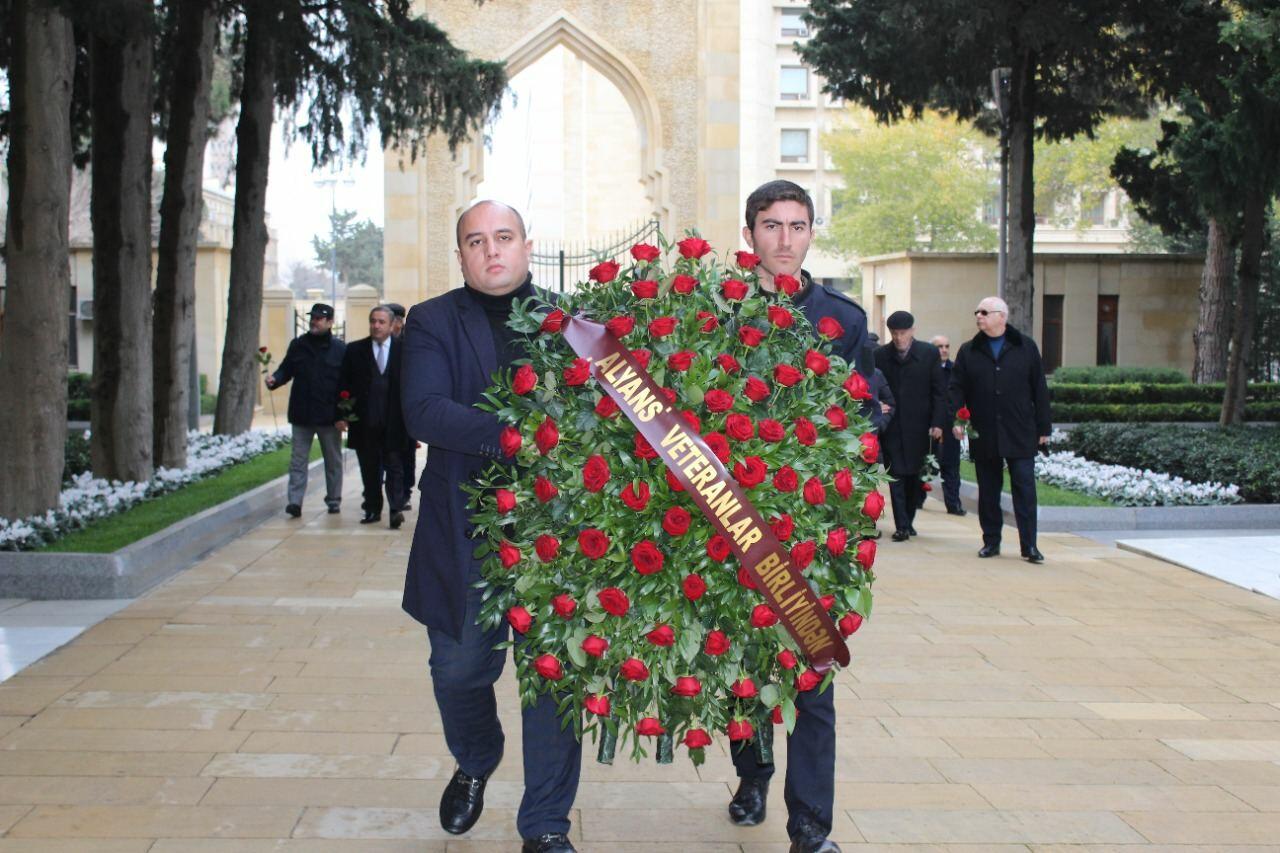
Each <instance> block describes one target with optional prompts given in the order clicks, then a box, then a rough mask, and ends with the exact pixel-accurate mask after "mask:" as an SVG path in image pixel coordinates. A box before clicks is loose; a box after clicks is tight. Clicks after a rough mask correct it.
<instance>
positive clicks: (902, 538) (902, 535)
mask: <svg viewBox="0 0 1280 853" xmlns="http://www.w3.org/2000/svg"><path fill="white" fill-rule="evenodd" d="M910 538H911V534H910V533H908V532H907V531H905V530H895V531H893V541H894V542H906V541H907V540H908V539H910Z"/></svg>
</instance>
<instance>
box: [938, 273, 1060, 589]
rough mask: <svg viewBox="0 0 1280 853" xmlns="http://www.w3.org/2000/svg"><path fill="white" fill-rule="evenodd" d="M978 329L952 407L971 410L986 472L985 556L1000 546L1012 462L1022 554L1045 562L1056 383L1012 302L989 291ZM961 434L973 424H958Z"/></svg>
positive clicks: (958, 370)
mask: <svg viewBox="0 0 1280 853" xmlns="http://www.w3.org/2000/svg"><path fill="white" fill-rule="evenodd" d="M973 316H974V319H975V320H976V322H977V326H978V334H976V335H974V336H973V338H972V339H971V340H969V341H967V342H966V343H965V344H963V345H962V346H961V347H960V352H959V353H957V354H956V363H955V367H954V368H952V372H951V389H950V406H951V408H952V410H953V411H959V410H960V409H961V408H967V409H968V410H969V425H970V429H971V430H972V431H971V432H970V435H969V456H970V458H971V459H972V460H973V467H974V469H975V470H976V472H977V479H978V521H979V523H980V524H981V525H982V549H981V550H980V551H978V556H979V557H994V556H996V555H998V554H999V553H1000V534H1001V530H1002V528H1003V526H1004V515H1003V513H1002V512H1001V511H1000V492H1001V490H1002V489H1003V486H1004V468H1005V466H1006V465H1007V466H1008V468H1009V486H1010V491H1011V492H1012V496H1013V515H1014V518H1015V519H1016V520H1017V523H1018V540H1019V543H1020V544H1021V546H1022V557H1023V559H1025V560H1028V561H1030V562H1032V563H1043V562H1044V555H1043V554H1041V553H1040V550H1039V549H1038V548H1037V547H1036V470H1035V455H1036V451H1037V449H1039V447H1040V446H1042V445H1047V444H1048V443H1049V434H1050V432H1051V431H1052V424H1051V422H1050V415H1049V384H1048V382H1046V381H1045V376H1044V365H1043V364H1042V363H1041V361H1040V349H1039V348H1038V347H1037V346H1036V343H1035V341H1033V340H1031V338H1030V337H1029V336H1027V335H1025V334H1023V333H1022V332H1021V331H1019V330H1018V329H1016V328H1014V327H1013V326H1010V325H1009V324H1008V322H1009V321H1008V317H1009V306H1008V305H1007V304H1005V301H1004V300H1003V299H1001V298H999V297H998V296H988V297H987V298H986V299H983V300H982V301H981V302H979V303H978V308H977V310H976V311H974V312H973ZM952 433H953V435H954V436H955V437H956V439H957V440H959V439H960V438H962V437H963V436H964V433H965V427H964V426H962V425H960V424H959V423H957V424H956V425H955V426H954V427H953V428H952Z"/></svg>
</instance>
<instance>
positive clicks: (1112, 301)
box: [1098, 296, 1120, 365]
mask: <svg viewBox="0 0 1280 853" xmlns="http://www.w3.org/2000/svg"><path fill="white" fill-rule="evenodd" d="M1119 332H1120V297H1119V296H1099V297H1098V364H1099V365H1104V364H1115V363H1116V341H1117V339H1118V338H1119Z"/></svg>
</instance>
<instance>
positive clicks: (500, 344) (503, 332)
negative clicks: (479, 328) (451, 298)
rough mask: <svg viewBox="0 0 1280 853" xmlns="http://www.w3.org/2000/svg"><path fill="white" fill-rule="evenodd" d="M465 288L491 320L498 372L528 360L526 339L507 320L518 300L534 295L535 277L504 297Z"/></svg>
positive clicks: (490, 326) (466, 285)
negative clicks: (516, 361) (525, 345)
mask: <svg viewBox="0 0 1280 853" xmlns="http://www.w3.org/2000/svg"><path fill="white" fill-rule="evenodd" d="M463 286H464V287H465V288H466V291H467V295H468V296H470V297H471V298H472V299H473V300H475V303H476V304H477V305H479V306H480V308H481V309H483V311H484V315H485V317H486V318H487V319H488V320H489V330H490V331H491V332H493V350H494V354H495V355H496V356H497V357H498V370H509V369H510V368H511V363H512V362H513V361H515V360H516V359H518V358H527V357H528V355H529V353H528V352H526V351H525V347H524V339H523V338H521V337H520V335H519V334H517V333H516V332H515V330H514V329H512V328H511V327H510V326H508V325H507V320H508V319H510V317H511V304H512V303H513V302H515V301H516V300H517V299H528V298H529V297H530V296H533V295H534V292H533V276H532V275H530V276H529V277H528V278H526V279H525V280H524V284H522V285H520V286H519V287H517V288H516V289H515V290H513V291H511V292H510V293H505V294H503V295H502V296H490V295H489V294H487V293H481V292H480V291H479V290H476V289H475V288H473V287H472V286H471V285H469V284H464V285H463Z"/></svg>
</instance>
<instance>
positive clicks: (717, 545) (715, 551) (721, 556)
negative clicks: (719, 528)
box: [707, 533, 732, 563]
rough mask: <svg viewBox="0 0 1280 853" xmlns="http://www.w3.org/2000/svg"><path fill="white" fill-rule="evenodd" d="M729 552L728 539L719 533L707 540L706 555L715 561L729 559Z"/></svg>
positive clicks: (720, 561)
mask: <svg viewBox="0 0 1280 853" xmlns="http://www.w3.org/2000/svg"><path fill="white" fill-rule="evenodd" d="M731 553H732V549H730V547H729V540H728V539H725V538H724V537H723V536H721V535H720V534H719V533H717V534H716V535H715V536H712V537H711V538H710V539H708V540H707V556H708V557H710V558H711V559H713V560H715V561H716V562H717V563H723V562H724V561H725V560H727V559H729V554H731Z"/></svg>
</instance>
